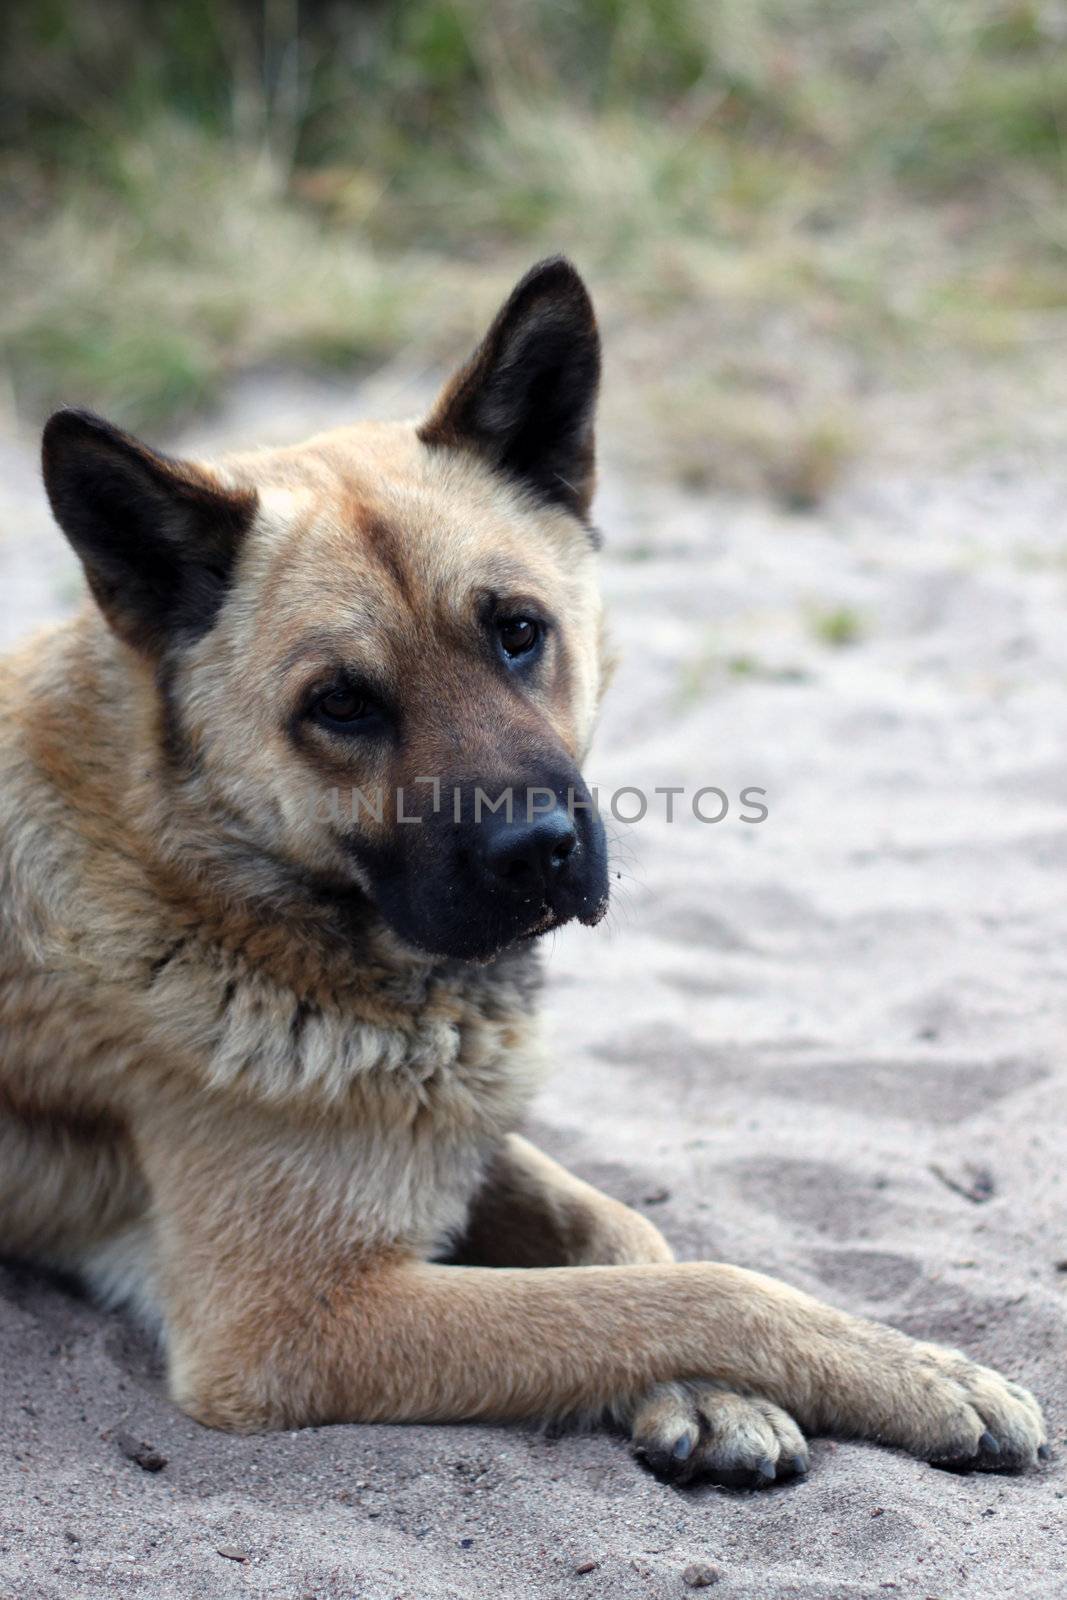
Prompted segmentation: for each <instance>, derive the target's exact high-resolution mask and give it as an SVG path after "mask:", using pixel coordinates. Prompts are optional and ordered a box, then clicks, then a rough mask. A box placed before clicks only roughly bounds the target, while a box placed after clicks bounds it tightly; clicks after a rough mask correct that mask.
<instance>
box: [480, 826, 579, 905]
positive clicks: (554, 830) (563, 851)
mask: <svg viewBox="0 0 1067 1600" xmlns="http://www.w3.org/2000/svg"><path fill="white" fill-rule="evenodd" d="M577 843H578V835H577V833H576V832H575V829H574V823H573V821H572V820H571V818H570V816H569V815H568V813H567V812H566V811H565V810H564V808H563V807H562V806H556V808H555V810H554V811H548V812H546V813H545V814H544V815H543V816H540V817H533V818H529V819H527V818H525V817H523V818H520V819H519V820H517V821H513V822H506V823H503V824H502V825H501V826H498V827H497V828H494V829H492V830H491V831H490V832H489V834H488V837H487V838H486V840H485V846H484V860H485V864H486V866H487V867H488V869H489V871H490V872H491V873H492V874H493V876H494V877H496V878H499V879H500V880H501V882H502V883H504V884H506V885H507V886H508V887H509V888H510V889H512V890H514V891H515V893H517V894H531V893H543V892H545V891H546V890H548V889H550V888H551V885H552V884H553V882H554V881H555V880H557V879H558V878H559V876H560V874H561V873H562V872H563V871H564V869H565V868H566V865H567V862H568V861H569V860H570V858H571V856H572V855H573V853H574V849H575V846H576V845H577Z"/></svg>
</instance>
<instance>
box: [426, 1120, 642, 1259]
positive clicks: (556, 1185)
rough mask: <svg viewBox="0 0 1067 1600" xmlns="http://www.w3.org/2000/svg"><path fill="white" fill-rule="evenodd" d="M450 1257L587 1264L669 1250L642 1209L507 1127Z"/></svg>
mask: <svg viewBox="0 0 1067 1600" xmlns="http://www.w3.org/2000/svg"><path fill="white" fill-rule="evenodd" d="M451 1259H452V1261H453V1262H455V1263H458V1264H461V1265H464V1266H479V1267H588V1266H613V1265H624V1264H625V1265H633V1264H636V1263H639V1262H653V1261H673V1260H674V1252H673V1251H672V1249H671V1247H670V1245H669V1244H668V1243H667V1241H666V1239H665V1238H664V1237H663V1235H662V1234H661V1233H660V1231H659V1229H658V1228H656V1227H654V1226H653V1224H652V1223H651V1222H649V1221H648V1220H647V1219H646V1218H645V1217H642V1216H641V1215H640V1214H639V1213H638V1212H636V1211H632V1210H631V1209H630V1207H629V1206H626V1205H623V1204H622V1202H621V1201H619V1200H613V1199H612V1198H611V1196H610V1195H606V1194H602V1193H601V1191H600V1190H599V1189H595V1188H594V1187H593V1185H592V1184H591V1183H585V1182H584V1181H583V1180H582V1179H581V1178H576V1177H575V1176H574V1174H573V1173H571V1172H568V1171H567V1169H566V1168H565V1167H561V1166H560V1165H559V1163H558V1162H557V1161H553V1160H552V1159H551V1157H549V1156H546V1155H545V1154H544V1152H543V1151H542V1150H538V1149H537V1147H536V1145H532V1144H531V1143H530V1142H529V1140H528V1139H522V1138H520V1137H519V1135H518V1134H514V1133H513V1134H510V1135H509V1136H508V1137H507V1138H506V1139H505V1140H504V1142H503V1144H502V1145H501V1146H500V1149H499V1150H498V1151H497V1152H496V1154H495V1156H494V1158H493V1161H492V1164H491V1166H490V1168H489V1170H488V1172H487V1174H486V1177H485V1180H484V1182H483V1183H482V1186H481V1188H480V1189H479V1191H478V1193H477V1195H476V1196H475V1198H474V1202H473V1204H472V1206H471V1212H470V1219H469V1222H468V1225H467V1229H466V1231H465V1233H464V1235H463V1237H462V1239H461V1240H460V1241H459V1242H458V1243H457V1245H456V1246H455V1249H454V1250H453V1252H452V1256H451Z"/></svg>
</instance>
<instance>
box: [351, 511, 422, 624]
mask: <svg viewBox="0 0 1067 1600" xmlns="http://www.w3.org/2000/svg"><path fill="white" fill-rule="evenodd" d="M360 532H361V533H362V534H363V536H364V539H365V540H366V546H367V550H368V551H369V553H370V554H371V555H372V556H373V557H374V559H375V561H376V562H377V563H378V565H379V566H380V567H381V568H382V569H383V570H384V571H385V572H387V573H388V574H389V577H390V579H391V580H392V582H393V584H394V585H395V587H396V590H397V593H398V594H399V595H400V598H401V599H402V600H404V601H405V602H406V603H407V604H408V605H413V604H414V597H413V595H412V592H411V582H410V576H409V574H408V570H407V568H406V567H405V565H404V562H403V560H402V558H401V554H400V551H401V538H400V534H399V532H398V530H397V529H395V528H393V527H391V526H390V525H389V523H388V522H387V521H386V520H385V518H384V517H380V516H378V515H377V513H375V512H371V513H369V514H367V515H366V516H364V517H362V518H361V519H360Z"/></svg>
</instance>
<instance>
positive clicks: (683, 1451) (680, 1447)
mask: <svg viewBox="0 0 1067 1600" xmlns="http://www.w3.org/2000/svg"><path fill="white" fill-rule="evenodd" d="M694 1443H695V1440H693V1439H692V1438H690V1436H689V1434H687V1433H683V1434H682V1436H681V1438H680V1439H678V1440H677V1441H676V1443H675V1446H674V1449H673V1450H672V1451H671V1455H672V1456H673V1457H674V1459H675V1461H688V1460H689V1457H690V1456H691V1455H692V1454H693V1445H694Z"/></svg>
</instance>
